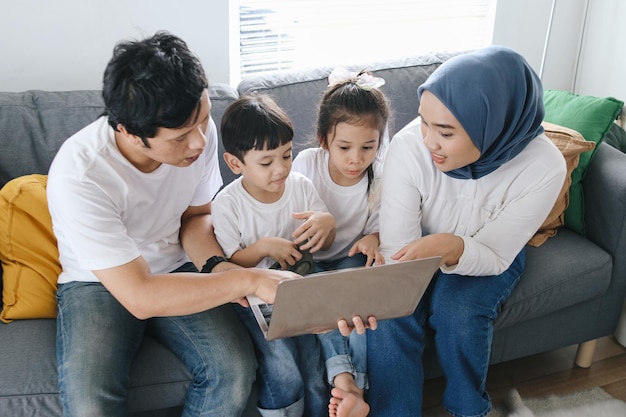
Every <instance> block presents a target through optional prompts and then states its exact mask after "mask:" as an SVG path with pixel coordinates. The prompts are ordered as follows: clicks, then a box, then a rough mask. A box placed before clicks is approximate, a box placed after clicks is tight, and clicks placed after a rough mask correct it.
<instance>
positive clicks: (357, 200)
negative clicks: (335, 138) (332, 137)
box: [292, 148, 379, 261]
mask: <svg viewBox="0 0 626 417" xmlns="http://www.w3.org/2000/svg"><path fill="white" fill-rule="evenodd" d="M328 159H329V153H328V151H326V150H325V149H322V148H308V149H304V150H302V151H300V153H299V154H298V155H297V156H296V158H295V159H294V161H293V167H292V170H293V171H297V172H301V173H302V174H304V175H305V176H306V177H308V178H309V179H311V181H312V182H313V184H314V185H315V189H316V190H317V192H318V193H319V195H320V197H321V198H322V200H324V203H326V206H327V207H328V210H329V211H330V213H331V214H332V215H333V217H334V218H335V222H336V224H337V234H336V237H335V241H334V242H333V244H332V246H331V247H330V249H328V250H327V251H323V252H322V251H320V252H318V253H316V254H314V258H315V259H316V260H321V261H326V260H335V259H339V258H343V257H346V256H348V252H349V250H350V248H351V247H352V245H353V244H354V242H356V241H357V240H359V239H360V238H362V237H363V236H365V235H368V234H371V233H375V232H378V210H379V205H378V206H376V207H371V208H370V207H369V200H368V193H367V182H368V179H367V175H365V176H363V178H362V179H361V181H359V182H358V183H356V184H355V185H351V186H342V185H338V184H336V183H335V182H334V181H333V180H332V178H331V177H330V171H329V169H328Z"/></svg>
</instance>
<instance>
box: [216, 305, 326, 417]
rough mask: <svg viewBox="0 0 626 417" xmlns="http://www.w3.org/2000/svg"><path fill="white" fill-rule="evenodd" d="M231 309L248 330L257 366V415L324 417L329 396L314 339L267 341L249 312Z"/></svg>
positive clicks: (315, 339)
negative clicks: (235, 311) (258, 413)
mask: <svg viewBox="0 0 626 417" xmlns="http://www.w3.org/2000/svg"><path fill="white" fill-rule="evenodd" d="M235 309H236V310H237V313H238V314H239V316H240V317H241V320H242V321H243V323H244V324H245V326H246V327H247V328H248V332H249V333H250V337H251V338H252V342H253V344H254V349H255V351H256V355H257V360H258V363H259V367H258V370H257V389H258V404H257V408H258V410H259V412H260V413H261V415H262V416H263V417H302V416H305V417H327V416H328V402H329V400H330V396H329V389H328V386H327V385H326V382H325V380H326V378H325V373H324V363H323V361H322V354H321V350H320V343H319V341H318V340H317V338H316V336H315V335H312V334H307V335H302V336H296V337H288V338H283V339H276V340H269V341H268V340H266V339H265V336H264V335H263V332H262V331H261V328H260V327H259V325H258V323H257V321H256V318H255V317H254V314H253V313H252V310H250V308H245V307H242V306H240V305H235ZM225 415H226V414H225ZM233 415H234V414H233Z"/></svg>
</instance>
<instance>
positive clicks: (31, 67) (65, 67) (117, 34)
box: [0, 0, 626, 100]
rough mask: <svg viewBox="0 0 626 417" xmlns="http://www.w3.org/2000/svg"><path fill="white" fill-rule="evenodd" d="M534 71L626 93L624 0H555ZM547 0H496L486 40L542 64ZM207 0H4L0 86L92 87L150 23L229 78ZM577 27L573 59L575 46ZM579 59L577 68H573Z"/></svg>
mask: <svg viewBox="0 0 626 417" xmlns="http://www.w3.org/2000/svg"><path fill="white" fill-rule="evenodd" d="M555 1H556V2H555V5H556V6H555V8H554V16H553V19H552V31H551V35H550V42H549V44H548V54H547V56H546V57H545V62H544V66H543V73H542V79H543V82H544V87H545V88H552V89H562V90H569V91H575V92H577V93H580V94H592V95H598V96H607V95H613V96H614V97H617V98H620V99H622V100H624V99H626V82H625V80H624V77H625V76H626V53H624V50H623V47H622V45H620V40H621V39H625V38H626V33H625V32H626V2H624V1H623V0H588V1H589V7H588V17H587V20H586V24H585V25H583V23H585V21H584V14H585V10H586V8H587V7H586V5H587V0H555ZM552 4H553V0H499V1H498V4H497V8H496V15H495V16H496V18H495V19H496V20H495V23H494V36H493V42H494V43H498V44H502V45H507V46H510V47H512V48H514V49H516V50H518V51H519V52H520V53H522V54H523V55H524V56H526V58H527V59H528V61H529V63H530V64H531V65H532V66H533V67H534V68H535V70H536V71H537V72H540V71H541V67H542V60H543V48H544V44H545V38H546V31H547V28H548V24H549V20H550V13H551V10H552ZM235 5H236V1H228V0H212V1H210V2H208V1H207V2H196V1H192V0H179V1H178V2H171V1H167V0H108V1H106V2H93V1H75V0H54V1H45V0H20V1H11V2H9V1H6V2H3V3H2V13H1V14H0V39H2V41H1V42H0V91H23V90H28V89H44V90H73V89H99V88H100V87H101V79H102V72H103V70H104V67H105V65H106V63H107V62H108V60H109V58H110V56H111V51H112V49H113V46H114V44H115V43H116V42H117V41H118V40H120V39H126V38H135V39H138V38H143V37H145V36H148V35H151V34H153V33H154V32H155V31H156V30H158V29H166V30H170V31H172V32H173V33H175V34H177V35H179V36H180V37H182V38H183V39H185V40H186V41H187V43H188V44H189V46H190V48H191V49H192V50H193V51H194V52H195V53H196V54H197V55H198V56H199V57H200V59H201V61H202V63H203V65H204V67H205V70H206V71H207V75H208V77H209V82H211V83H216V82H222V83H229V81H230V79H231V77H230V69H231V66H232V65H236V60H232V59H231V57H229V54H228V49H229V46H228V41H227V39H228V32H229V25H230V24H233V23H234V24H235V25H236V24H237V22H236V21H235V22H231V21H230V20H229V13H228V11H229V8H230V7H235ZM583 26H584V27H585V31H584V40H583V42H582V54H581V59H580V60H578V50H579V45H580V40H581V33H582V28H583ZM577 63H579V64H578V72H577V73H576V68H577Z"/></svg>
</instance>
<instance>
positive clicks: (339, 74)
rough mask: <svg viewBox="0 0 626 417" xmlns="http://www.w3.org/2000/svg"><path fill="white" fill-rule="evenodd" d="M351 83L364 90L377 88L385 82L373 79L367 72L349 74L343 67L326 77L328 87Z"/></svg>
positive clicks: (380, 79)
mask: <svg viewBox="0 0 626 417" xmlns="http://www.w3.org/2000/svg"><path fill="white" fill-rule="evenodd" d="M347 82H353V83H355V84H356V85H358V86H359V87H361V88H362V89H364V90H371V89H373V88H378V87H380V86H382V85H384V84H385V80H384V79H382V78H380V77H374V76H373V75H371V74H368V73H367V72H361V73H358V74H357V73H356V72H350V71H348V70H347V69H345V68H343V67H337V68H335V69H334V70H333V71H332V72H331V73H330V75H329V76H328V85H329V86H333V85H335V84H343V83H347Z"/></svg>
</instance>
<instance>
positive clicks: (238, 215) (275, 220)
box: [211, 172, 328, 268]
mask: <svg viewBox="0 0 626 417" xmlns="http://www.w3.org/2000/svg"><path fill="white" fill-rule="evenodd" d="M303 211H324V212H327V211H328V210H327V208H326V205H325V204H324V202H323V201H322V199H321V198H320V197H319V195H318V194H317V191H315V187H314V186H313V184H312V183H311V181H310V180H309V179H308V178H306V177H304V176H303V175H301V174H299V173H297V172H291V173H290V174H289V176H288V177H287V181H286V182H285V192H284V193H283V195H282V197H281V198H280V199H279V200H278V201H276V202H274V203H269V204H268V203H261V202H260V201H258V200H256V199H255V198H254V197H252V196H251V195H250V194H249V193H248V192H247V191H246V190H245V188H244V187H243V184H242V183H241V177H239V178H237V179H236V180H234V181H233V182H231V183H230V184H228V185H227V186H226V187H224V189H223V190H222V191H220V192H219V193H218V194H217V196H216V197H215V200H214V201H213V203H211V214H212V219H213V227H214V228H215V237H216V238H217V241H218V242H219V244H220V246H221V247H222V250H223V251H224V254H225V255H226V257H227V258H230V257H231V256H232V255H233V253H235V252H237V251H238V250H241V249H244V248H247V247H248V246H250V245H252V244H253V243H255V242H256V241H258V240H259V239H260V238H262V237H268V236H274V237H282V238H284V239H288V240H291V241H293V237H292V233H293V232H294V231H295V230H296V229H297V228H298V227H299V226H300V225H301V224H302V220H298V219H294V218H293V217H292V215H291V214H292V213H299V212H303ZM275 261H276V260H275V259H272V258H270V257H266V258H264V259H263V260H262V261H261V262H259V263H258V264H257V267H259V268H269V267H270V266H271V265H272V264H273V263H274V262H275Z"/></svg>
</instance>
